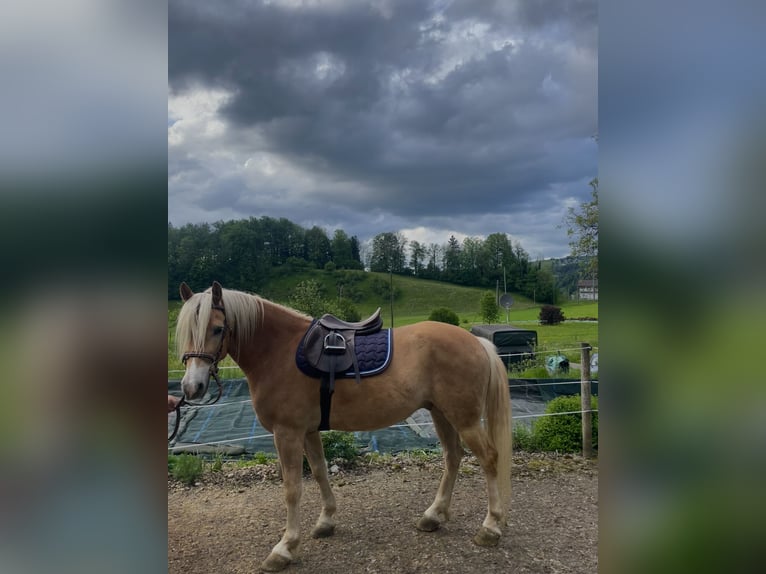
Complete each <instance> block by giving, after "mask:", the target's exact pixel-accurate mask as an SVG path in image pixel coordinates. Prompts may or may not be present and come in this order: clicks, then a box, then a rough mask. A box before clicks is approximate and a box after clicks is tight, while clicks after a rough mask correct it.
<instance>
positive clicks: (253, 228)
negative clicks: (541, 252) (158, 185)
mask: <svg viewBox="0 0 766 574" xmlns="http://www.w3.org/2000/svg"><path fill="white" fill-rule="evenodd" d="M295 268H316V269H327V270H335V269H365V268H367V269H369V270H370V271H378V272H385V273H393V274H396V275H412V276H416V277H420V278H423V279H434V280H439V281H445V282H450V283H456V284H460V285H465V286H473V287H487V288H491V289H492V290H495V289H496V288H497V287H499V288H500V289H503V288H504V286H506V285H507V290H508V291H513V292H516V293H521V294H523V295H526V296H527V297H529V298H534V299H535V300H536V301H538V302H542V303H556V299H557V292H558V290H557V289H556V285H555V281H554V277H553V275H552V274H551V272H550V271H548V270H547V269H543V268H542V267H541V264H540V262H539V261H538V262H531V261H530V259H529V255H528V254H527V253H526V251H525V250H524V249H523V248H522V247H521V245H520V244H519V243H518V242H512V241H511V240H510V238H509V237H508V235H507V234H505V233H492V234H491V235H489V236H488V237H487V238H486V239H481V238H477V237H466V238H465V239H463V241H462V242H460V241H458V240H457V239H456V238H455V236H454V235H453V236H450V237H449V239H448V240H447V242H446V243H444V244H441V245H440V244H437V243H430V244H425V243H421V242H418V241H410V240H408V239H407V238H406V237H405V236H404V234H402V233H400V232H386V233H380V234H378V235H376V236H375V237H374V238H373V239H372V241H371V242H370V243H369V244H366V245H361V244H360V242H359V239H358V238H357V237H356V236H349V235H348V234H347V233H346V232H345V231H343V230H342V229H336V230H335V231H334V232H333V233H332V235H331V236H330V235H328V233H327V232H326V231H325V230H324V229H322V228H320V227H317V226H314V227H312V228H311V229H305V228H303V227H301V226H299V225H297V224H295V223H293V222H291V221H289V220H287V219H285V218H280V219H274V218H271V217H260V218H255V217H251V218H250V219H242V220H232V221H225V222H224V221H220V222H216V223H212V224H210V223H201V224H187V225H184V226H182V227H174V226H173V225H172V224H171V223H168V297H169V298H177V297H178V295H177V293H176V291H177V286H178V285H179V284H180V283H181V281H186V282H187V283H189V284H190V285H192V286H193V287H194V288H200V289H201V288H204V287H205V286H207V285H210V284H211V283H212V282H213V280H218V281H220V282H222V283H223V284H224V285H226V286H228V287H230V288H232V289H241V290H246V291H262V290H263V289H262V288H263V286H264V285H265V284H266V283H267V282H268V281H269V280H270V278H272V277H274V276H275V275H276V274H282V273H286V272H289V271H290V270H291V269H295Z"/></svg>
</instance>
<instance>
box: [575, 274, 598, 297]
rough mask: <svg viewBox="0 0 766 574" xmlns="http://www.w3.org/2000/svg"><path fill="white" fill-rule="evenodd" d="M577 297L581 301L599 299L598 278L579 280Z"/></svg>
mask: <svg viewBox="0 0 766 574" xmlns="http://www.w3.org/2000/svg"><path fill="white" fill-rule="evenodd" d="M577 298H578V299H579V300H580V301H598V279H581V280H580V281H578V282H577Z"/></svg>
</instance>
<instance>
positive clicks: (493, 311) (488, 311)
mask: <svg viewBox="0 0 766 574" xmlns="http://www.w3.org/2000/svg"><path fill="white" fill-rule="evenodd" d="M480 310H481V320H482V321H484V322H485V323H496V322H497V321H498V320H499V319H500V307H498V306H497V301H495V294H494V293H493V292H492V291H485V292H484V295H482V296H481V303H480Z"/></svg>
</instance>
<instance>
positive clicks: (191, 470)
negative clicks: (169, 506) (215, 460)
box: [168, 454, 203, 486]
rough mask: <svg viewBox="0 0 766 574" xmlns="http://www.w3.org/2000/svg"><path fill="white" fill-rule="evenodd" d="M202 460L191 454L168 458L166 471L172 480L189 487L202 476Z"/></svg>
mask: <svg viewBox="0 0 766 574" xmlns="http://www.w3.org/2000/svg"><path fill="white" fill-rule="evenodd" d="M202 466H203V465H202V459H201V458H200V457H198V456H194V455H193V454H181V455H178V456H175V455H169V456H168V470H169V471H170V474H171V476H172V477H173V478H175V479H176V480H178V481H181V482H183V483H184V484H186V485H189V486H191V485H192V484H194V483H195V482H196V481H197V479H198V478H199V477H200V476H202Z"/></svg>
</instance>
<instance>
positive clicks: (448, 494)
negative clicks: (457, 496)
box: [417, 408, 464, 532]
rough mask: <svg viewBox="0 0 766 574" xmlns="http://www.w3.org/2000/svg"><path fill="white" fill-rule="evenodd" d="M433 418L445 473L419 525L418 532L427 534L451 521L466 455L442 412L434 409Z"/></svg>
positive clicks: (456, 434) (432, 411) (455, 432)
mask: <svg viewBox="0 0 766 574" xmlns="http://www.w3.org/2000/svg"><path fill="white" fill-rule="evenodd" d="M431 418H432V419H433V421H434V427H435V428H436V434H437V435H439V440H440V441H441V444H442V450H443V451H444V472H443V473H442V479H441V482H440V483H439V490H438V491H437V492H436V498H435V499H434V502H433V504H432V505H431V506H429V507H428V509H427V510H426V511H425V512H424V513H423V516H422V517H421V519H420V520H419V521H418V523H417V528H418V530H425V531H426V532H431V531H433V530H436V529H437V528H439V526H441V525H442V524H443V523H444V522H446V521H447V520H449V507H450V502H451V501H452V491H453V490H454V488H455V479H456V478H457V473H458V470H459V468H460V461H461V460H462V458H463V454H464V452H463V447H462V446H461V444H460V436H459V435H458V433H457V431H456V430H455V427H453V426H452V425H451V424H450V423H449V421H447V419H446V418H445V417H444V415H443V414H442V413H441V411H438V410H437V409H436V408H434V409H432V410H431Z"/></svg>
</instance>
